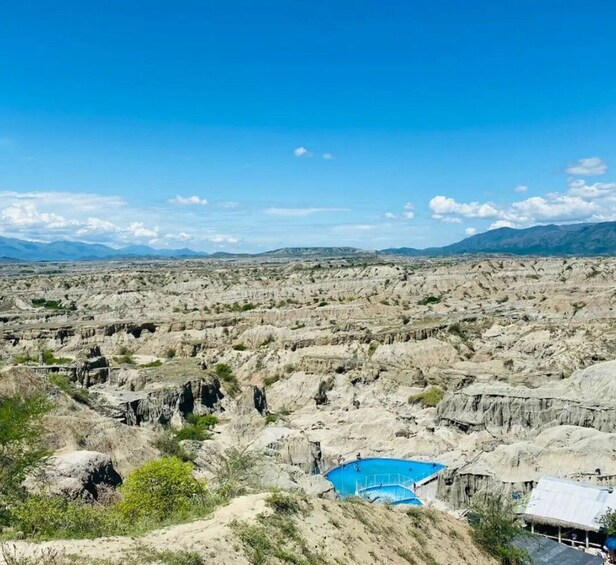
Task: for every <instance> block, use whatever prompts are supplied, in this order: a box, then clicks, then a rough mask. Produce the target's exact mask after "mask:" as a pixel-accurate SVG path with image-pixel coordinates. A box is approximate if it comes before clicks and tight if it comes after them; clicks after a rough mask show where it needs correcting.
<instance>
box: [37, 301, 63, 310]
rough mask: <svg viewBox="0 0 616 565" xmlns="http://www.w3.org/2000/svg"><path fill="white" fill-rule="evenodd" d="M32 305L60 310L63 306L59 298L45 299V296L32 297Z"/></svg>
mask: <svg viewBox="0 0 616 565" xmlns="http://www.w3.org/2000/svg"><path fill="white" fill-rule="evenodd" d="M32 306H36V307H37V308H47V309H48V310H62V308H63V306H62V302H61V301H60V300H46V299H45V298H33V299H32Z"/></svg>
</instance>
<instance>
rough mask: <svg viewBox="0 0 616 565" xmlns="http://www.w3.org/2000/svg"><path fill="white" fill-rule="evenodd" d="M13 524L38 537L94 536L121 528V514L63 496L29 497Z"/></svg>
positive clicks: (25, 532) (29, 535) (14, 517)
mask: <svg viewBox="0 0 616 565" xmlns="http://www.w3.org/2000/svg"><path fill="white" fill-rule="evenodd" d="M12 524H13V526H14V527H15V528H17V529H18V530H19V531H21V532H23V533H24V534H25V535H26V536H28V537H37V538H52V537H55V538H91V537H100V536H104V535H108V534H110V533H113V532H117V531H118V529H120V530H122V527H121V525H120V524H119V523H118V517H117V516H115V515H114V514H113V513H112V512H111V511H109V510H108V509H107V508H105V507H103V506H94V505H90V504H85V503H83V502H77V501H70V500H68V499H66V498H64V497H63V496H41V495H32V496H29V497H28V498H27V499H26V500H25V501H24V502H23V503H22V504H20V505H18V506H17V508H15V509H14V510H13V520H12Z"/></svg>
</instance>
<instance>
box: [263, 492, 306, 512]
mask: <svg viewBox="0 0 616 565" xmlns="http://www.w3.org/2000/svg"><path fill="white" fill-rule="evenodd" d="M265 503H266V504H267V505H268V506H269V507H270V508H272V510H274V511H275V512H278V513H279V514H297V513H298V512H299V511H300V504H299V500H297V498H296V497H294V496H292V495H290V494H287V493H285V492H273V493H272V494H270V495H269V496H268V497H267V498H266V499H265Z"/></svg>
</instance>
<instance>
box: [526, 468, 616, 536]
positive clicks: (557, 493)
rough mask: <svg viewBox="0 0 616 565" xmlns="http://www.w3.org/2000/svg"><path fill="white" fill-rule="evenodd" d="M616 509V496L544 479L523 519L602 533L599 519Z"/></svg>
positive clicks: (573, 483)
mask: <svg viewBox="0 0 616 565" xmlns="http://www.w3.org/2000/svg"><path fill="white" fill-rule="evenodd" d="M609 508H613V509H616V493H614V492H611V493H610V492H609V490H608V489H607V488H602V487H597V486H594V485H585V484H583V483H578V482H575V481H568V480H565V479H557V478H555V477H541V479H539V482H538V483H537V486H536V487H535V488H534V489H533V491H532V493H531V496H530V500H529V501H528V505H527V506H526V510H525V511H524V513H523V517H524V518H525V519H526V520H527V521H530V522H535V523H541V524H550V525H554V526H564V527H571V528H578V529H581V530H590V531H595V532H596V531H598V530H599V529H600V528H601V524H600V523H599V519H600V518H601V516H603V514H605V512H606V511H607V510H608V509H609Z"/></svg>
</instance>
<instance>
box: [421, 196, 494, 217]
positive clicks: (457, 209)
mask: <svg viewBox="0 0 616 565" xmlns="http://www.w3.org/2000/svg"><path fill="white" fill-rule="evenodd" d="M430 209H431V210H432V211H433V212H434V213H435V214H437V215H445V214H459V215H461V216H466V217H468V218H493V217H496V216H498V210H497V209H496V208H495V207H494V205H493V204H491V203H489V202H488V203H485V204H480V203H479V202H469V203H468V204H461V203H459V202H456V201H455V200H454V199H453V198H448V197H447V196H441V195H439V196H435V197H434V198H432V200H430Z"/></svg>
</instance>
